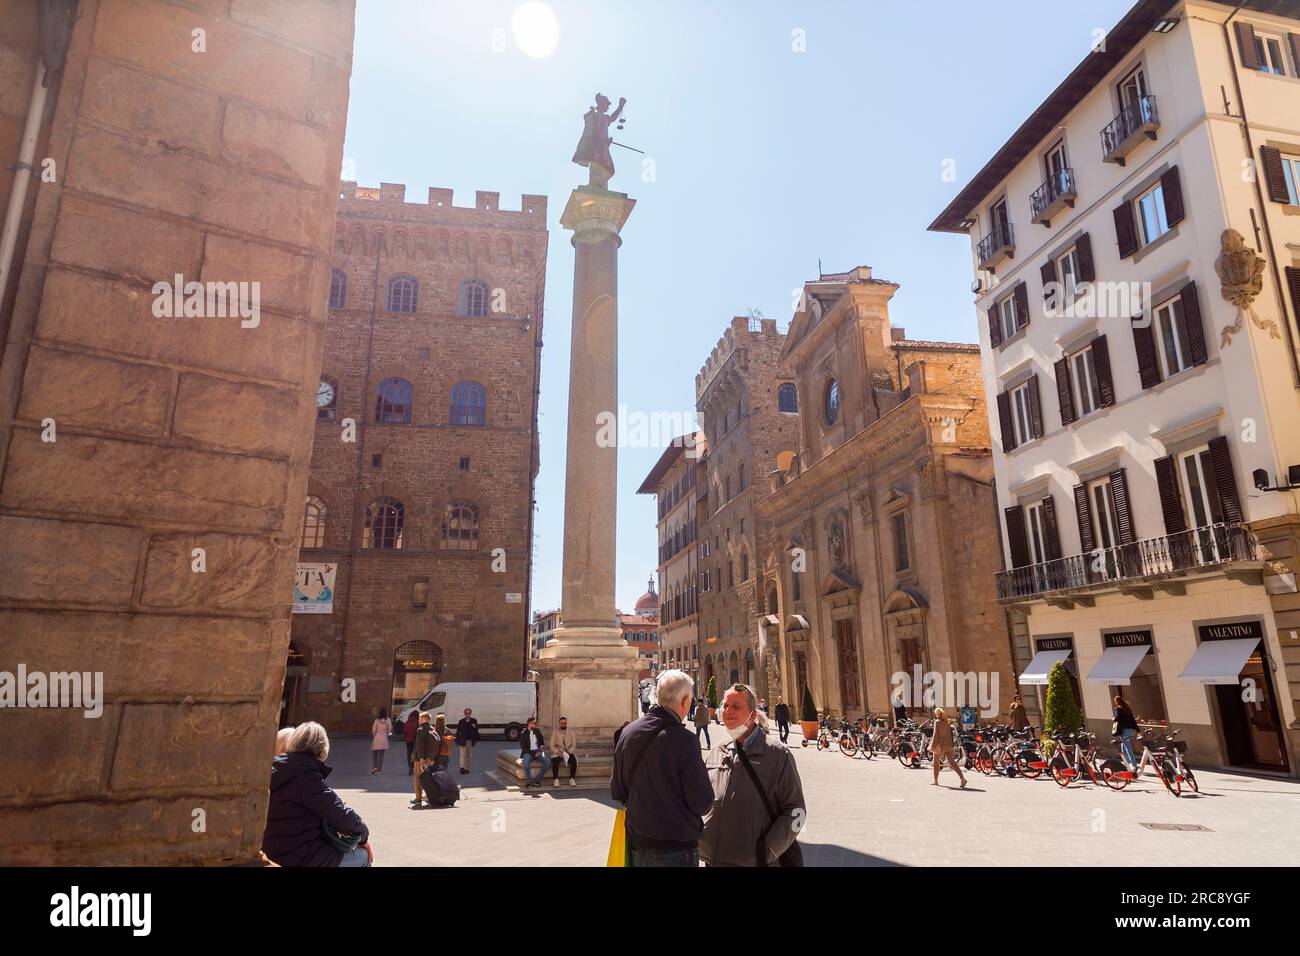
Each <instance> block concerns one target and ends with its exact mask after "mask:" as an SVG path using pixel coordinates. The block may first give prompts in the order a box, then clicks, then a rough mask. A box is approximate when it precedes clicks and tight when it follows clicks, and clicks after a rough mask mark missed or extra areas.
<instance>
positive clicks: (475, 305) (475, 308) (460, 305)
mask: <svg viewBox="0 0 1300 956" xmlns="http://www.w3.org/2000/svg"><path fill="white" fill-rule="evenodd" d="M456 314H457V315H464V316H473V317H477V316H484V315H487V314H488V284H487V283H486V282H484V281H483V280H482V279H466V280H465V281H464V282H462V283H461V284H460V288H459V290H458V291H457V293H456Z"/></svg>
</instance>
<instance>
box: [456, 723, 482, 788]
mask: <svg viewBox="0 0 1300 956" xmlns="http://www.w3.org/2000/svg"><path fill="white" fill-rule="evenodd" d="M476 743H478V720H477V719H476V718H475V717H474V711H473V710H472V709H471V708H469V707H466V708H465V716H464V717H462V718H461V719H460V720H458V721H456V746H457V747H459V748H460V772H461V773H469V768H470V765H471V764H472V762H473V760H474V745H475V744H476Z"/></svg>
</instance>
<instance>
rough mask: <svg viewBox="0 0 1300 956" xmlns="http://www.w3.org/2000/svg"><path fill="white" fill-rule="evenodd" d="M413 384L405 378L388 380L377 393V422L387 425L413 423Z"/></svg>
mask: <svg viewBox="0 0 1300 956" xmlns="http://www.w3.org/2000/svg"><path fill="white" fill-rule="evenodd" d="M412 394H413V390H412V388H411V383H410V382H408V381H407V380H406V379H404V378H386V379H384V380H383V381H382V382H380V383H379V388H378V389H377V390H376V392H375V421H377V422H380V423H382V424H385V425H409V424H410V423H411V398H412Z"/></svg>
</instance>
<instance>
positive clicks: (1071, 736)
mask: <svg viewBox="0 0 1300 956" xmlns="http://www.w3.org/2000/svg"><path fill="white" fill-rule="evenodd" d="M1181 733H1182V731H1181V730H1164V731H1163V732H1156V731H1148V732H1147V733H1144V734H1139V735H1138V736H1137V737H1136V738H1133V745H1134V748H1135V750H1134V755H1133V756H1134V759H1130V758H1129V756H1128V755H1127V754H1125V752H1124V749H1123V747H1122V746H1121V747H1120V750H1119V754H1118V756H1116V755H1113V754H1107V753H1105V752H1103V751H1102V749H1101V748H1100V747H1099V746H1098V744H1097V735H1096V734H1091V733H1089V732H1088V731H1087V730H1085V729H1084V728H1082V727H1081V728H1079V729H1078V730H1076V731H1075V732H1073V733H1066V732H1056V733H1053V734H1051V735H1050V739H1051V741H1052V748H1051V752H1050V756H1048V755H1046V754H1044V753H1043V750H1044V749H1045V748H1043V747H1042V746H1041V743H1042V742H1041V741H1040V740H1039V738H1038V737H1037V736H1036V735H1035V733H1034V728H1032V727H1028V728H1025V729H1022V730H1015V729H1012V728H1011V727H1009V726H1006V725H1004V724H993V725H984V726H977V727H974V728H971V729H969V730H964V731H959V732H956V733H954V735H953V737H954V740H953V758H954V761H955V762H956V764H957V766H959V767H963V768H964V769H967V770H978V771H979V772H980V773H983V774H984V775H986V776H994V775H998V776H1006V777H1025V778H1027V779H1030V780H1033V779H1036V778H1037V777H1039V776H1041V775H1042V774H1044V773H1047V774H1048V775H1049V776H1050V777H1051V778H1052V780H1053V781H1055V782H1056V784H1057V786H1059V787H1062V788H1065V787H1069V786H1070V784H1072V783H1076V782H1077V783H1086V782H1092V783H1094V784H1105V785H1106V786H1107V787H1109V788H1110V789H1112V790H1123V789H1124V788H1125V787H1127V786H1128V785H1129V784H1130V783H1132V782H1133V781H1134V780H1138V779H1141V777H1142V776H1143V775H1144V774H1145V773H1146V772H1147V771H1148V770H1149V771H1150V772H1151V773H1153V774H1154V775H1155V776H1156V778H1157V779H1159V781H1160V782H1161V783H1162V784H1163V785H1164V787H1165V789H1166V790H1168V791H1169V793H1171V794H1172V795H1173V796H1175V797H1177V796H1180V795H1181V794H1182V791H1183V790H1184V789H1187V790H1189V791H1191V792H1193V793H1199V792H1200V785H1199V783H1198V782H1197V780H1196V775H1195V774H1194V773H1193V772H1192V769H1191V768H1190V767H1188V766H1187V765H1186V764H1185V763H1184V762H1183V755H1184V754H1185V753H1186V752H1187V743H1186V741H1183V740H1180V739H1177V738H1178V735H1179V734H1181ZM933 734H934V721H933V720H927V721H925V722H924V723H917V722H916V721H914V720H906V721H898V722H895V721H893V720H890V719H887V718H884V717H859V718H856V719H850V718H847V717H841V718H833V717H829V716H828V717H823V718H822V719H821V721H820V724H819V729H818V733H817V738H816V747H817V749H818V750H826V751H829V750H831V749H834V748H835V747H837V746H838V748H839V751H840V753H842V754H844V755H845V756H846V757H851V758H858V759H866V760H871V759H873V758H876V757H883V758H885V759H889V760H897V761H898V762H899V763H900V764H902V765H903V766H904V767H909V768H917V767H922V766H924V765H925V764H927V763H929V761H930V752H929V740H930V738H931V737H932V736H933ZM1111 742H1112V743H1114V744H1117V745H1118V744H1121V740H1120V738H1118V737H1113V738H1111ZM808 744H809V741H807V740H805V741H804V742H803V745H804V746H808ZM1136 747H1140V748H1141V756H1140V757H1138V756H1137V754H1136Z"/></svg>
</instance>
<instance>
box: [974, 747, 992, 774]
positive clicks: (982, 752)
mask: <svg viewBox="0 0 1300 956" xmlns="http://www.w3.org/2000/svg"><path fill="white" fill-rule="evenodd" d="M975 769H976V770H978V771H979V772H980V773H982V774H984V776H986V777H991V776H992V775H993V751H992V750H991V749H990V748H988V747H980V749H979V750H977V751H976V752H975Z"/></svg>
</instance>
